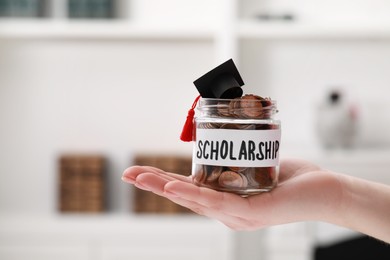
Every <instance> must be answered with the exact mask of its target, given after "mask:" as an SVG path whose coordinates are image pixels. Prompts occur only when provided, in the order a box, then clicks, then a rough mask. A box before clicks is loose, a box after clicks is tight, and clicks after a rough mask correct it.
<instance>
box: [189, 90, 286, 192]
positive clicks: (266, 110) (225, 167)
mask: <svg viewBox="0 0 390 260" xmlns="http://www.w3.org/2000/svg"><path fill="white" fill-rule="evenodd" d="M198 112H199V113H198V116H197V117H196V118H195V128H194V141H195V144H194V150H193V160H192V161H193V165H192V179H193V182H194V183H195V184H197V185H198V186H203V187H208V188H211V189H215V190H219V191H226V192H232V193H236V194H239V195H242V196H247V195H252V194H257V193H260V192H265V191H270V190H271V189H272V188H274V187H275V186H276V185H277V181H278V174H279V147H280V137H281V129H280V121H279V120H275V119H274V118H273V117H274V115H275V114H276V113H277V107H276V101H274V100H270V99H264V98H260V97H259V96H255V95H245V96H243V97H240V98H236V99H208V98H202V99H200V100H199V104H198Z"/></svg>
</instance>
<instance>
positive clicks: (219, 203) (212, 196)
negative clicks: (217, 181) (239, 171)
mask: <svg viewBox="0 0 390 260" xmlns="http://www.w3.org/2000/svg"><path fill="white" fill-rule="evenodd" d="M165 192H166V193H170V194H172V195H173V196H176V197H180V198H182V199H184V200H187V201H192V202H195V203H197V204H200V205H202V206H204V207H205V208H210V209H212V210H215V211H222V212H224V213H225V214H228V215H231V216H237V217H241V216H242V214H247V212H249V211H250V208H249V203H248V201H247V199H245V198H242V197H240V196H238V195H236V194H232V193H227V192H219V191H216V190H212V189H209V188H205V187H198V186H196V185H194V184H190V183H185V182H179V181H170V182H169V183H167V185H166V186H165Z"/></svg>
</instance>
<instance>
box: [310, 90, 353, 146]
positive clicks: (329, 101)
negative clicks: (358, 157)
mask: <svg viewBox="0 0 390 260" xmlns="http://www.w3.org/2000/svg"><path fill="white" fill-rule="evenodd" d="M316 121H317V122H316V131H317V135H318V137H319V140H320V143H321V144H322V145H323V147H325V148H327V149H332V148H352V147H353V146H354V145H355V143H356V136H357V132H358V129H357V128H358V124H357V123H358V122H357V121H358V113H357V107H356V106H354V105H353V104H350V103H349V102H347V101H346V99H345V97H344V95H343V94H342V92H341V91H340V90H337V89H335V90H332V91H330V92H329V93H328V95H327V97H326V99H325V101H324V102H323V103H322V104H320V105H319V107H318V111H317V117H316Z"/></svg>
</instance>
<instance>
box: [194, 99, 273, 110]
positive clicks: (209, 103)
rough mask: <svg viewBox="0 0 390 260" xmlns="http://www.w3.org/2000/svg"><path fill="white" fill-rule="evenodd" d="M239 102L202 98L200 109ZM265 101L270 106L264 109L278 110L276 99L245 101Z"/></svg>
mask: <svg viewBox="0 0 390 260" xmlns="http://www.w3.org/2000/svg"><path fill="white" fill-rule="evenodd" d="M233 100H237V99H225V98H200V99H199V103H198V104H199V107H202V106H207V107H218V106H221V105H225V104H229V103H230V102H231V101H233ZM264 101H268V102H269V103H270V104H269V105H267V106H266V107H263V109H266V108H276V105H277V101H276V100H274V99H263V100H260V99H247V100H245V102H246V103H252V104H253V103H259V102H260V103H261V102H264Z"/></svg>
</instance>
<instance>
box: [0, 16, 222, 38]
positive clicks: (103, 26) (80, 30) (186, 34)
mask: <svg viewBox="0 0 390 260" xmlns="http://www.w3.org/2000/svg"><path fill="white" fill-rule="evenodd" d="M214 35H215V30H214V29H213V28H206V27H202V26H196V25H186V24H177V25H175V26H172V25H169V26H168V25H161V24H160V25H154V24H150V25H149V24H148V25H144V24H137V23H130V22H125V21H120V20H116V21H114V20H109V21H106V20H94V21H88V20H75V21H69V20H61V19H59V20H46V19H27V20H25V19H21V20H17V19H10V20H8V19H7V20H0V38H3V39H4V38H5V39H7V38H8V39H26V38H27V39H28V38H79V39H89V38H94V39H96V38H102V39H190V40H212V39H213V37H214Z"/></svg>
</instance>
